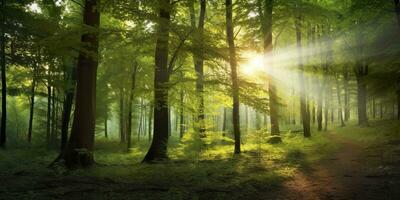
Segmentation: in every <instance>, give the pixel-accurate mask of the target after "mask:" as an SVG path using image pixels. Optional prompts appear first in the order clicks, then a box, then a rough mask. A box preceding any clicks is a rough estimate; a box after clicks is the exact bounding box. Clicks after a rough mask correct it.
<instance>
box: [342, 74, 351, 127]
mask: <svg viewBox="0 0 400 200" xmlns="http://www.w3.org/2000/svg"><path fill="white" fill-rule="evenodd" d="M343 86H344V120H345V121H346V122H347V121H348V120H349V119H350V92H349V72H348V69H347V67H346V66H344V67H343Z"/></svg>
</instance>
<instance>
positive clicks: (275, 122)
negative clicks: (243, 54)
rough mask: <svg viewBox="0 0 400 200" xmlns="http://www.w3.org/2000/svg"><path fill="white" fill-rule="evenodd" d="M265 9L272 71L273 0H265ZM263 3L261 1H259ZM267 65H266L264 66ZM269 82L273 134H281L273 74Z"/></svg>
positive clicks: (263, 22)
mask: <svg viewBox="0 0 400 200" xmlns="http://www.w3.org/2000/svg"><path fill="white" fill-rule="evenodd" d="M264 3H265V5H264V10H263V11H262V9H260V8H259V9H260V16H262V17H261V27H262V31H263V37H264V54H265V55H266V56H265V59H266V62H265V63H270V65H271V66H272V67H271V66H269V67H271V71H272V70H273V57H272V49H273V46H272V11H273V6H274V5H273V4H274V1H273V0H265V1H264ZM259 4H260V5H261V1H259ZM264 67H266V66H264ZM269 78H270V79H269V83H268V95H269V114H270V121H271V134H272V135H279V132H280V131H279V105H278V96H277V91H276V86H275V81H274V78H273V77H272V76H270V77H269Z"/></svg>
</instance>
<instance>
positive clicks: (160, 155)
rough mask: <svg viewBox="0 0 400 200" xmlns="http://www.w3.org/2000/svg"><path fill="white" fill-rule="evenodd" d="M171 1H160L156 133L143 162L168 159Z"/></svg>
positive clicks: (155, 113) (156, 59)
mask: <svg viewBox="0 0 400 200" xmlns="http://www.w3.org/2000/svg"><path fill="white" fill-rule="evenodd" d="M171 7H172V6H171V5H170V0H158V12H159V17H158V27H157V42H156V52H155V64H156V67H155V70H154V128H153V129H154V131H153V132H154V133H153V140H152V143H151V146H150V149H149V151H148V152H147V154H146V156H145V157H144V159H143V162H152V161H155V160H165V159H168V156H167V144H168V122H169V115H168V86H167V83H168V81H169V74H168V41H169V31H170V12H171Z"/></svg>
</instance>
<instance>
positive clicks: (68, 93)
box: [60, 66, 76, 155]
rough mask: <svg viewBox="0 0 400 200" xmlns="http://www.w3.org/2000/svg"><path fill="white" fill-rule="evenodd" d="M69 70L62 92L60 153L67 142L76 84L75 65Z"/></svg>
mask: <svg viewBox="0 0 400 200" xmlns="http://www.w3.org/2000/svg"><path fill="white" fill-rule="evenodd" d="M70 70H71V71H70V72H68V71H66V72H67V74H66V78H67V86H66V88H65V91H64V94H65V99H64V102H63V114H62V122H61V149H60V150H61V151H60V155H61V154H62V153H63V152H64V150H65V147H66V145H67V142H68V127H69V122H70V120H71V111H72V104H73V101H74V94H75V85H76V67H75V66H73V67H71V69H70Z"/></svg>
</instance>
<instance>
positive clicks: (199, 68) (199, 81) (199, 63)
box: [190, 0, 206, 137]
mask: <svg viewBox="0 0 400 200" xmlns="http://www.w3.org/2000/svg"><path fill="white" fill-rule="evenodd" d="M199 1H200V14H199V23H198V26H197V29H196V31H195V41H196V43H197V45H198V47H197V49H196V52H197V53H196V54H195V55H194V56H193V58H194V63H195V67H194V68H195V71H196V93H197V97H198V101H199V102H198V103H199V105H198V106H199V107H198V123H199V132H200V135H201V136H202V137H204V134H205V131H206V129H205V121H204V120H205V115H204V69H203V64H204V47H203V43H204V41H203V37H204V36H203V35H204V22H205V14H206V0H199ZM190 6H191V8H190V11H191V12H194V8H193V6H194V5H193V1H191V4H190ZM190 16H191V17H192V18H191V24H192V25H194V26H193V27H192V28H195V22H194V21H195V15H194V13H191V15H190Z"/></svg>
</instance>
